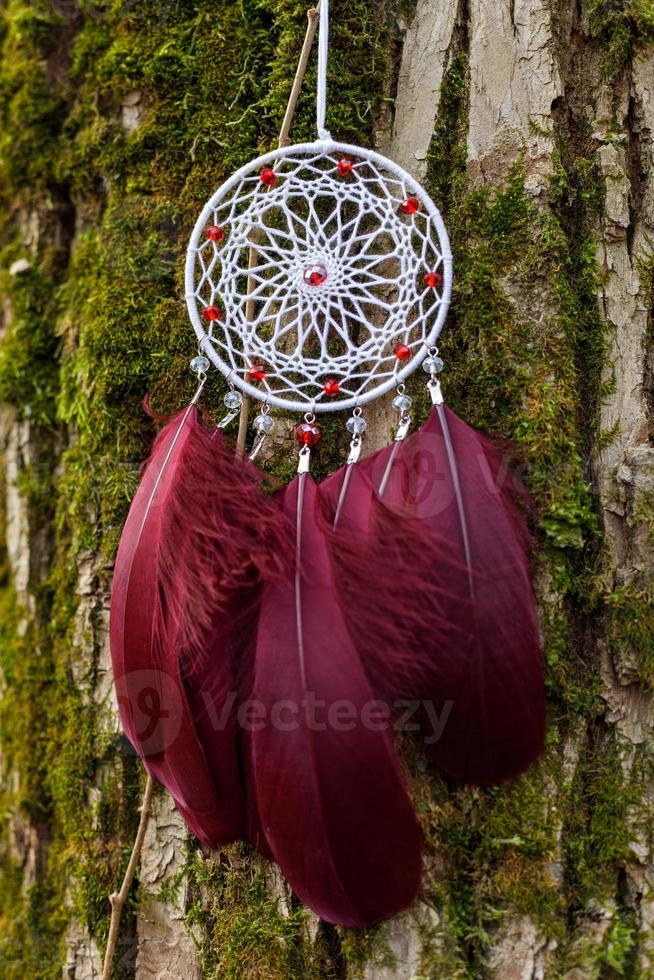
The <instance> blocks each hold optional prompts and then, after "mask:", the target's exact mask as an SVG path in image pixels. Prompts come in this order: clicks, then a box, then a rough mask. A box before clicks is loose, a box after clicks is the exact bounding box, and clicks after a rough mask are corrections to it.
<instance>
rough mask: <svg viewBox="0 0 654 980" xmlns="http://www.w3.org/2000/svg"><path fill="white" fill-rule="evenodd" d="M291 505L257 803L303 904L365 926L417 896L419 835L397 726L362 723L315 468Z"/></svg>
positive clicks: (360, 688)
mask: <svg viewBox="0 0 654 980" xmlns="http://www.w3.org/2000/svg"><path fill="white" fill-rule="evenodd" d="M283 508H284V512H285V514H286V517H287V520H288V523H289V526H290V527H291V528H294V530H295V554H296V569H295V574H294V576H293V578H292V580H290V581H289V580H278V581H276V582H273V583H268V584H266V585H265V586H264V590H263V596H262V603H261V613H260V617H259V627H258V636H257V645H256V655H255V664H254V677H253V687H252V698H253V701H254V703H256V704H260V705H261V706H262V708H263V711H264V717H265V723H264V724H262V725H261V726H260V727H258V728H255V730H254V731H252V733H251V744H252V766H253V778H254V782H255V789H256V798H257V805H258V811H259V815H260V818H261V824H262V827H263V831H264V833H265V836H266V838H267V841H268V844H269V846H270V849H271V851H272V854H273V856H274V858H275V860H276V861H277V863H278V864H279V865H280V867H281V869H282V871H283V872H284V874H285V876H286V877H287V879H288V881H289V882H290V884H291V886H292V887H293V889H294V891H295V892H296V893H297V894H298V895H299V897H300V898H301V899H302V901H303V902H304V903H305V904H306V905H308V906H309V907H310V908H311V909H313V910H314V911H315V912H316V913H317V914H318V915H320V916H321V917H322V918H323V919H326V920H327V921H329V922H335V923H339V924H341V925H347V926H363V925H366V924H368V923H371V922H375V921H377V920H380V919H383V918H386V917H387V916H389V915H392V914H393V913H394V912H397V911H399V910H400V909H402V908H405V907H406V906H408V905H410V904H411V902H412V901H413V900H414V898H415V896H416V893H417V890H418V887H419V879H420V851H421V840H420V833H419V829H418V826H417V823H416V819H415V815H414V813H413V808H412V806H411V803H410V800H409V798H408V796H407V792H406V788H405V785H404V780H403V775H402V771H401V767H400V764H399V761H398V759H397V757H396V754H395V750H394V748H393V745H392V740H391V738H390V734H389V731H388V730H387V728H386V729H385V728H384V727H383V725H382V726H381V730H380V724H379V719H378V718H376V719H375V721H374V722H373V724H372V725H371V724H368V723H366V717H367V715H366V711H368V710H370V709H366V707H365V706H366V705H369V704H370V703H371V702H373V701H374V695H373V693H372V690H371V687H370V683H369V681H368V678H367V676H366V673H365V671H364V669H363V666H362V664H361V662H360V659H359V656H358V653H357V650H356V647H355V645H354V643H353V640H352V636H351V634H350V632H349V631H348V629H347V628H346V625H345V623H344V620H343V616H342V613H341V609H340V604H339V599H338V593H337V590H336V587H335V583H334V580H333V573H332V568H331V564H330V560H329V554H328V549H327V543H326V537H325V534H326V530H327V529H326V527H325V525H324V521H323V517H322V513H321V509H320V506H319V502H318V492H317V488H316V486H315V484H314V483H313V481H312V479H311V477H309V476H308V475H305V474H301V475H300V476H299V477H298V478H297V479H296V480H294V481H293V483H292V484H291V485H290V486H289V487H288V488H287V490H286V491H285V494H284V497H283ZM362 601H365V600H364V597H362ZM351 625H353V624H351ZM373 710H374V709H373Z"/></svg>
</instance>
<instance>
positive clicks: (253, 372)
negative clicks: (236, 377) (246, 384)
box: [248, 364, 266, 384]
mask: <svg viewBox="0 0 654 980" xmlns="http://www.w3.org/2000/svg"><path fill="white" fill-rule="evenodd" d="M248 373H249V375H250V378H251V379H252V381H256V382H257V384H258V383H259V382H260V381H263V379H264V378H265V376H266V369H265V367H264V366H263V364H253V365H252V367H251V368H250V369H249V372H248Z"/></svg>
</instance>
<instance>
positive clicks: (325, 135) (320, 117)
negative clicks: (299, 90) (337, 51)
mask: <svg viewBox="0 0 654 980" xmlns="http://www.w3.org/2000/svg"><path fill="white" fill-rule="evenodd" d="M328 55H329V0H320V26H319V29H318V94H317V100H316V118H317V123H318V137H319V138H320V139H321V140H330V139H331V135H330V133H329V130H328V129H325V120H326V115H327V60H328Z"/></svg>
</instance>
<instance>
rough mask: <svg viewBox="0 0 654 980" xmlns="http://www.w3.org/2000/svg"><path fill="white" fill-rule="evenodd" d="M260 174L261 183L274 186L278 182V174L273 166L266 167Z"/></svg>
mask: <svg viewBox="0 0 654 980" xmlns="http://www.w3.org/2000/svg"><path fill="white" fill-rule="evenodd" d="M259 176H260V178H261V183H262V184H265V185H266V187H274V186H275V184H276V183H277V174H276V173H275V171H274V170H273V169H272V167H264V168H263V170H262V171H261V173H260V174H259Z"/></svg>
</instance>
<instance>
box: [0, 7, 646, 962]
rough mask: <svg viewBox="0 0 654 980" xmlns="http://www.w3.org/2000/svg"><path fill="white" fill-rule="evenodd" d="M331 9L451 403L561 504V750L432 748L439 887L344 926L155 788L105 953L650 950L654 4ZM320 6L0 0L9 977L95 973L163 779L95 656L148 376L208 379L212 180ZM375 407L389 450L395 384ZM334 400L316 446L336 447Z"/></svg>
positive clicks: (350, 106)
mask: <svg viewBox="0 0 654 980" xmlns="http://www.w3.org/2000/svg"><path fill="white" fill-rule="evenodd" d="M333 6H334V10H333V18H334V31H333V53H332V61H331V76H330V85H331V88H330V95H331V109H330V113H329V118H328V123H329V128H330V129H331V131H332V133H334V134H335V135H338V136H339V137H342V138H343V139H344V140H350V141H355V142H356V141H358V142H363V143H370V144H372V145H376V146H378V147H379V148H380V149H382V150H383V151H384V152H386V153H388V154H390V155H391V156H393V157H394V158H395V159H397V160H398V161H399V162H400V163H402V164H403V165H404V166H406V167H408V168H409V169H410V170H412V171H413V172H414V173H415V174H417V175H418V176H419V177H420V178H421V179H422V180H423V181H424V182H425V184H426V186H427V187H428V188H429V189H430V191H431V192H432V194H433V196H434V198H435V200H436V201H437V202H438V203H439V205H440V206H441V207H442V210H443V213H444V215H445V218H446V221H447V223H448V226H449V228H450V230H451V234H452V241H453V247H454V254H455V260H456V275H457V285H456V290H455V296H454V303H453V309H452V314H451V316H450V319H449V323H448V326H447V329H446V331H445V333H444V335H443V342H442V353H443V356H444V358H445V360H446V364H447V367H446V372H445V375H444V386H445V388H446V394H447V398H448V401H449V402H450V404H452V406H453V407H454V408H455V410H457V411H458V412H459V413H460V414H461V415H462V416H463V417H464V418H466V419H467V420H468V421H470V422H472V423H473V424H477V425H479V426H480V427H483V428H485V429H488V430H491V431H494V432H497V433H499V434H501V435H503V436H506V437H509V438H511V439H512V440H513V441H514V443H515V444H516V446H517V448H518V450H519V452H520V454H521V457H522V459H523V461H524V475H525V479H526V480H527V482H528V483H529V485H530V487H531V489H532V491H533V494H534V498H535V501H536V504H537V508H538V542H539V561H538V583H539V594H540V605H541V612H542V626H543V635H544V642H545V652H546V660H547V675H548V696H549V703H550V725H549V739H548V749H547V753H546V756H545V758H544V759H543V760H542V762H541V763H539V764H538V765H537V766H535V767H534V768H533V770H532V771H531V772H530V773H529V774H528V775H527V776H526V777H524V778H523V779H521V780H519V781H518V782H516V783H514V784H512V785H510V786H507V787H503V788H500V789H496V790H488V791H483V792H482V791H478V790H464V789H461V788H457V787H455V786H452V785H449V784H446V783H445V782H444V781H443V780H441V779H439V778H438V777H437V776H436V775H435V774H434V773H429V772H427V771H425V769H424V767H423V766H422V765H421V763H420V762H419V761H415V760H408V766H409V769H410V773H411V785H412V789H413V793H414V797H415V800H416V806H417V808H418V812H419V815H420V819H421V821H422V823H423V826H424V830H425V838H426V842H427V846H426V855H425V885H424V894H423V896H422V899H421V901H420V903H419V904H418V905H417V907H416V908H415V909H413V910H410V911H409V912H407V913H405V914H403V915H402V916H399V917H398V918H397V919H395V920H394V921H392V922H389V923H387V924H386V925H384V926H383V927H381V928H380V929H370V930H366V931H365V932H363V933H357V932H348V931H346V930H340V929H334V928H333V927H330V926H327V925H326V924H324V923H321V922H320V921H318V920H317V919H316V918H315V916H313V915H312V914H311V913H309V912H307V911H306V910H305V909H303V908H302V907H301V906H300V905H299V903H298V902H297V900H296V899H295V898H294V896H292V895H291V894H290V893H289V890H288V888H287V886H286V884H285V882H284V881H283V879H282V878H281V876H280V875H279V873H278V872H277V871H276V869H274V868H271V867H270V866H268V865H264V864H263V863H262V862H260V861H258V860H256V859H255V858H254V857H253V856H252V854H251V853H250V852H249V850H248V849H247V848H245V847H232V848H227V849H225V850H224V851H221V852H219V853H206V852H205V853H203V852H201V851H200V850H199V849H198V848H197V847H196V846H195V845H194V844H193V843H192V842H191V841H189V840H188V838H187V835H186V833H185V830H184V827H183V824H182V823H181V821H180V819H179V817H178V816H177V815H176V813H175V811H174V810H173V809H172V807H171V805H170V802H169V800H168V798H167V797H166V796H165V794H163V793H160V794H159V795H158V797H157V799H156V806H155V810H154V815H153V818H152V822H151V825H150V828H149V831H148V836H147V840H146V844H145V848H144V853H143V861H142V866H141V871H140V880H139V882H138V883H137V885H135V887H134V893H133V901H132V902H131V904H130V906H129V908H128V910H127V911H126V914H125V919H124V923H123V931H122V935H121V942H120V950H119V953H120V955H119V957H118V962H117V963H116V969H115V975H116V977H131V976H135V977H138V978H150V977H151V978H155V977H156V978H166V977H170V978H172V977H176V978H177V977H183V978H195V977H200V976H205V977H216V978H217V977H221V978H224V977H234V978H238V977H244V978H265V980H272V978H280V980H281V978H284V980H286V978H288V977H298V978H300V977H302V978H304V977H347V978H356V977H362V978H366V980H373V978H374V980H400V978H406V980H409V978H419V977H434V978H436V977H438V978H443V977H447V978H456V977H487V978H497V980H499V978H502V980H518V978H520V980H536V978H543V977H559V976H562V977H567V978H568V980H581V978H585V977H588V978H592V977H613V976H623V977H654V854H653V841H652V819H651V808H652V803H653V799H652V797H653V796H654V793H653V791H652V786H653V785H654V781H653V777H654V769H653V767H652V754H653V750H654V706H653V704H652V693H651V692H652V684H653V683H654V595H653V593H652V577H653V575H654V545H653V538H652V535H653V533H654V522H653V519H652V514H653V513H654V512H653V510H652V505H653V503H654V447H653V443H652V435H653V420H652V411H653V408H654V392H653V389H652V384H653V378H654V361H653V360H652V349H651V344H652V317H653V316H654V47H653V45H654V8H653V6H652V2H651V0H579V2H576V0H571V2H569V0H549V2H547V0H447V2H442V3H435V2H433V0H418V3H417V5H416V4H415V3H411V2H401V0H392V2H391V3H390V4H389V3H384V2H382V0H348V2H345V0H342V2H338V0H336V2H335V3H334V4H333ZM305 15H306V11H305V8H304V7H303V5H302V4H301V3H300V2H298V0H267V2H265V3H263V2H260V0H241V2H240V3H238V4H234V3H232V2H231V0H211V2H199V3H187V2H183V0H180V2H175V3H173V2H165V0H145V2H139V3H133V2H130V0H123V2H118V0H116V2H110V0H97V2H95V3H87V2H79V3H74V2H72V0H71V2H67V0H61V2H59V0H56V2H55V0H52V2H51V3H47V2H45V0H37V2H24V0H5V2H4V3H2V5H0V44H1V48H0V94H1V98H0V206H1V207H2V213H3V219H4V220H3V230H2V232H0V247H1V250H2V251H1V261H0V289H1V291H2V303H1V310H0V312H1V317H2V320H1V335H0V399H2V401H3V403H4V405H5V408H4V409H3V411H2V419H1V437H2V447H3V461H4V480H5V494H4V496H3V503H4V517H3V519H2V528H3V533H4V537H3V547H2V565H1V566H0V570H1V579H0V668H1V681H2V694H3V696H2V700H1V702H0V745H1V764H2V783H1V786H0V816H1V818H2V820H1V824H0V832H1V839H0V845H1V846H0V871H1V876H0V975H1V976H2V977H3V978H7V980H12V978H19V977H20V978H24V977H29V978H50V977H56V976H61V975H63V976H66V977H69V978H74V980H86V978H90V977H94V976H98V975H99V972H100V969H101V959H102V951H103V948H104V942H105V939H106V932H107V926H108V920H109V903H108V900H107V896H108V895H109V893H110V892H112V891H113V890H114V889H115V887H116V885H117V883H118V882H119V880H120V879H121V877H122V872H123V869H124V866H125V864H126V861H127V855H128V851H129V847H130V845H131V841H132V839H133V834H134V831H135V824H136V811H137V806H138V798H139V793H140V790H141V786H140V780H142V776H141V774H140V772H139V767H138V765H137V763H136V760H135V758H134V756H133V754H131V753H130V751H129V749H128V746H126V744H125V741H124V739H123V738H122V737H121V735H120V732H119V727H118V723H117V717H116V710H115V703H114V696H113V691H112V686H111V675H110V668H109V657H108V648H107V616H108V596H109V589H110V582H111V570H112V560H113V556H114V554H115V549H116V545H117V541H118V537H119V534H120V528H121V525H122V522H123V520H124V517H125V514H126V511H127V508H128V505H129V500H130V497H131V495H132V493H133V491H134V487H135V485H136V480H137V473H138V464H139V463H140V461H141V460H142V459H143V457H144V454H145V452H146V447H147V445H148V442H149V440H150V439H151V437H152V434H153V430H152V426H151V424H150V423H149V422H148V421H147V420H146V418H145V417H144V415H143V413H142V411H141V409H140V400H141V398H142V396H143V394H144V393H145V392H146V391H147V390H148V389H150V388H151V387H152V386H153V385H154V384H155V383H156V382H158V381H160V380H161V379H164V383H163V384H162V386H161V387H160V389H159V390H158V395H157V398H158V400H159V403H160V404H161V406H162V407H163V408H164V409H166V408H170V409H175V408H178V407H179V405H180V404H182V403H183V401H184V398H185V397H186V394H187V392H188V391H189V390H190V385H191V381H190V380H189V378H188V375H187V370H186V365H187V362H188V359H189V357H190V356H191V355H192V353H193V344H192V340H191V332H190V329H189V327H188V325H187V322H186V317H185V312H184V304H183V301H182V299H181V296H182V289H181V276H182V266H183V253H184V243H185V240H186V236H187V234H188V232H189V230H190V228H191V226H192V223H193V221H194V220H195V215H196V212H197V209H198V207H199V205H200V204H201V202H203V201H204V199H205V198H206V196H207V195H208V193H209V192H210V191H211V190H213V189H214V187H215V186H216V185H217V184H218V183H219V181H220V180H221V178H222V177H223V176H225V175H227V174H228V173H229V172H231V171H232V170H233V169H235V168H236V166H238V165H240V164H241V163H243V162H245V161H246V160H247V159H248V158H250V157H252V156H253V155H254V154H255V153H256V152H257V151H260V150H263V149H267V148H268V147H269V146H271V145H272V144H273V140H274V134H275V132H276V130H277V129H278V127H279V123H280V120H281V117H282V115H283V111H284V106H285V102H286V98H287V96H288V92H289V90H290V84H291V80H292V76H293V72H294V67H295V60H296V58H297V55H298V53H299V49H300V45H301V40H302V35H303V30H304V24H305ZM312 72H313V69H312ZM313 81H314V77H313V74H310V76H309V77H308V79H307V90H306V92H305V95H304V96H303V98H302V100H301V105H300V110H299V114H298V117H297V121H296V125H295V128H294V133H293V135H294V136H295V137H296V138H297V139H298V140H300V139H303V138H307V137H311V135H312V132H313V123H312V111H313V108H312V86H313ZM418 381H419V379H418ZM417 383H418V382H417ZM220 393H221V392H220V384H219V383H218V382H216V383H215V387H214V388H213V389H212V392H211V401H212V404H214V405H216V406H217V405H219V403H220ZM416 397H417V403H418V404H420V405H422V410H423V412H424V410H425V409H426V406H425V404H424V398H423V399H422V401H421V399H420V396H419V394H418V390H417V388H416ZM374 423H375V424H374V426H373V427H372V428H373V431H372V433H371V436H372V438H371V440H370V445H374V444H381V443H382V442H383V441H384V440H385V439H386V438H387V437H388V433H389V428H390V419H389V413H388V412H387V411H386V410H385V409H383V408H382V409H379V410H378V411H377V414H376V416H375V419H374ZM328 429H329V431H327V432H326V433H325V437H324V439H323V442H322V446H323V447H324V449H321V454H320V460H319V471H320V472H326V471H328V470H329V469H330V468H332V467H333V466H335V465H336V464H337V463H338V462H339V460H340V458H342V449H343V443H344V440H343V435H342V432H341V430H340V423H338V422H336V421H334V422H333V423H331V422H330V424H329V426H328ZM284 431H285V430H284V427H283V425H280V429H279V439H278V441H277V443H276V444H275V449H274V451H273V452H272V454H271V458H270V459H269V461H268V465H269V466H271V467H272V468H273V469H274V470H276V471H277V472H278V473H279V474H280V475H281V476H285V475H287V474H288V473H289V472H290V469H291V467H292V463H291V462H290V454H289V448H288V441H287V440H285V439H284Z"/></svg>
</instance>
